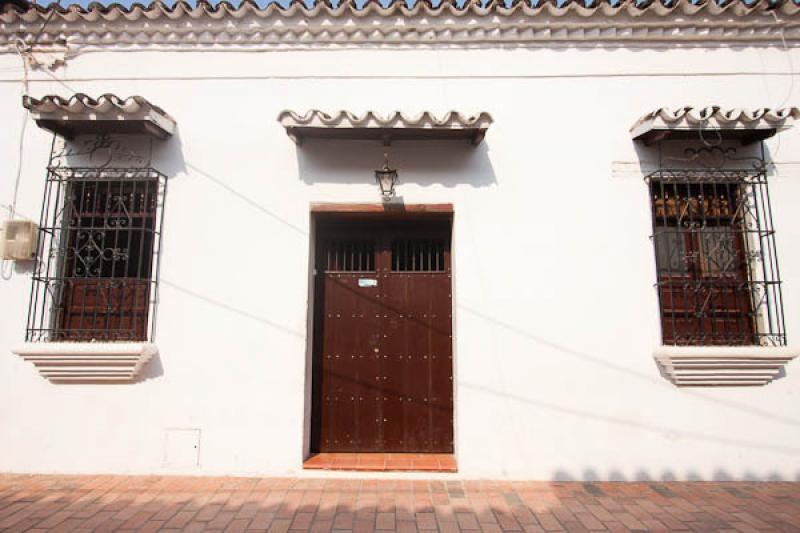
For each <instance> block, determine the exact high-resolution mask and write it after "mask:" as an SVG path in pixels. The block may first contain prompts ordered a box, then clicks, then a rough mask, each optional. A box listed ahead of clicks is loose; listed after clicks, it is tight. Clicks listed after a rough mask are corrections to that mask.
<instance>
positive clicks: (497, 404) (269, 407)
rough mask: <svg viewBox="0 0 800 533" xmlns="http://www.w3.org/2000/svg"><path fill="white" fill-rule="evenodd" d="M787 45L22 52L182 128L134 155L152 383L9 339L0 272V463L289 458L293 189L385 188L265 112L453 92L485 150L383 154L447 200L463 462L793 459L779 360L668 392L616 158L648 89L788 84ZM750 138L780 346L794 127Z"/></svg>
mask: <svg viewBox="0 0 800 533" xmlns="http://www.w3.org/2000/svg"><path fill="white" fill-rule="evenodd" d="M791 53H792V55H793V64H794V65H800V54H798V53H796V52H791ZM787 54H788V52H785V51H783V50H782V49H780V48H744V49H731V48H724V47H722V48H707V49H704V48H689V49H680V48H675V49H671V50H665V49H647V48H631V49H626V48H613V49H608V48H584V49H577V48H569V47H561V48H551V49H548V48H544V47H542V48H534V49H524V48H523V49H501V48H496V49H493V48H477V49H471V50H457V49H441V50H432V49H429V50H416V51H415V50H367V49H365V50H339V51H335V50H329V51H293V52H286V51H284V52H275V53H268V52H267V53H248V52H247V51H239V52H208V51H206V52H197V53H186V52H184V53H169V52H158V53H155V52H152V53H151V52H142V51H139V52H132V51H131V52H122V51H119V52H115V53H112V52H95V53H89V54H85V55H80V56H78V57H75V58H72V59H70V60H69V61H68V64H67V66H66V68H61V69H59V70H57V71H56V72H55V73H54V74H55V75H56V76H57V77H58V78H60V79H62V80H64V81H63V84H60V83H56V82H54V81H53V80H52V79H50V78H49V77H48V76H45V75H43V74H41V73H33V74H32V77H33V78H34V81H33V82H32V83H31V85H30V92H31V95H33V96H42V95H44V94H50V93H57V94H61V95H64V96H68V95H69V94H70V92H69V89H72V90H75V91H81V92H86V93H88V94H90V95H99V94H102V93H106V92H112V93H115V94H117V95H120V96H128V95H132V94H140V95H142V96H144V97H145V98H148V99H149V100H150V101H152V102H153V103H155V104H157V105H159V106H161V107H162V108H164V109H165V110H166V111H167V112H168V113H170V114H171V115H172V116H173V117H174V118H175V119H176V120H177V123H178V130H179V131H178V134H177V135H176V136H175V137H174V138H172V139H171V140H169V141H168V142H166V143H163V144H162V145H160V146H158V147H157V150H156V154H155V157H154V166H156V167H157V168H159V169H160V170H162V171H163V172H165V173H166V174H167V175H168V176H169V178H170V180H169V191H168V195H167V201H166V218H165V222H164V231H165V233H164V247H163V255H162V258H161V261H162V269H161V302H160V304H159V309H158V324H157V328H158V331H157V337H156V339H155V341H156V343H157V345H158V348H159V350H160V354H159V356H158V357H157V359H156V360H154V361H152V362H151V363H150V365H149V367H148V369H147V370H146V374H147V376H148V377H147V379H145V380H143V381H141V382H138V383H135V384H130V385H55V384H52V383H50V382H48V381H46V380H45V379H43V378H42V377H41V376H39V374H38V373H37V372H36V370H35V368H34V367H33V365H31V364H30V363H28V362H25V361H23V360H22V359H21V358H20V357H18V356H16V355H14V354H12V353H11V350H12V348H13V347H14V346H15V345H18V344H19V343H21V342H22V341H23V340H24V329H25V321H26V314H27V309H28V298H29V293H30V286H31V280H30V272H29V270H26V268H25V267H17V268H16V269H14V272H13V273H12V274H11V276H10V279H8V280H5V279H4V280H2V281H0V302H2V307H1V308H0V471H11V472H132V473H164V472H168V473H176V472H183V473H198V474H222V473H225V474H264V475H286V474H298V475H303V471H302V470H301V463H302V460H303V453H304V447H306V446H307V445H306V444H305V443H304V439H305V430H304V428H305V424H306V421H305V420H304V412H305V406H306V397H305V394H306V357H307V355H306V353H307V335H308V327H307V319H308V312H307V303H308V302H307V299H308V262H309V260H308V253H309V224H310V216H309V205H310V203H312V202H376V201H378V192H377V188H376V186H375V184H374V181H373V178H372V169H373V168H375V167H376V166H377V165H379V164H380V162H381V154H382V150H383V149H382V147H381V146H380V145H379V144H378V143H359V142H331V141H316V142H314V141H309V142H308V143H306V144H304V145H303V146H301V147H296V146H295V145H294V144H293V143H292V142H291V140H290V139H289V138H288V137H287V136H286V134H285V132H284V131H283V129H282V128H281V127H280V126H279V125H278V123H277V122H276V120H275V118H276V116H277V114H278V112H279V111H280V110H282V109H292V110H297V111H305V110H307V109H310V108H318V109H323V110H338V109H347V110H352V111H356V112H359V111H366V110H377V111H384V112H388V111H390V110H401V111H404V112H406V113H409V114H415V113H417V112H420V111H423V110H430V111H434V112H438V113H441V112H444V111H447V110H450V109H455V110H459V111H462V112H467V113H469V112H473V111H488V112H490V113H491V114H492V115H493V117H494V120H495V122H494V124H493V125H492V127H491V128H490V129H489V132H488V134H487V136H486V139H485V142H484V143H483V144H482V145H480V146H479V147H477V148H472V147H470V146H468V145H466V144H453V143H441V142H440V143H429V144H426V143H421V142H407V143H396V144H395V145H394V146H393V147H392V161H393V163H394V164H396V166H397V167H398V168H399V171H400V180H401V182H400V185H399V187H398V193H399V194H400V195H402V196H403V197H404V199H405V201H406V202H407V203H444V202H450V203H453V204H454V207H455V225H454V269H455V276H454V300H455V314H454V316H455V319H454V320H455V322H454V329H455V373H456V378H455V387H456V454H457V460H458V464H459V472H458V474H456V475H457V476H460V477H465V478H474V477H491V478H529V479H553V478H556V479H565V478H574V479H607V478H611V479H643V478H648V479H650V478H652V479H700V478H702V479H712V478H714V479H728V478H758V479H791V480H795V479H800V407H798V405H800V401H799V400H800V367H798V365H800V363H797V362H794V363H792V364H790V365H788V367H787V369H786V376H785V377H784V378H782V379H779V380H776V381H775V382H773V383H771V384H770V385H768V386H765V387H754V388H721V389H679V388H676V387H674V386H673V385H671V384H670V383H668V382H667V381H665V380H664V379H663V378H662V377H661V376H660V374H659V372H658V369H657V367H656V365H655V363H654V361H653V357H652V352H653V348H654V347H655V346H657V345H658V344H659V341H660V331H659V323H658V303H657V299H656V293H655V290H654V288H653V283H654V258H653V251H652V246H651V243H650V240H649V238H648V237H649V235H650V232H651V228H650V218H649V204H648V194H647V191H646V187H645V184H644V183H643V181H642V179H641V176H639V175H636V173H635V172H634V173H625V172H615V171H614V169H615V168H616V169H620V168H623V167H625V165H619V164H617V165H615V162H629V163H634V164H635V163H636V162H638V160H639V159H638V155H637V153H636V151H635V149H634V145H633V143H632V142H631V140H630V138H629V134H628V129H629V128H630V126H631V125H632V124H633V122H634V121H635V120H636V119H637V118H638V117H639V116H641V115H642V114H643V113H645V112H647V111H650V110H652V109H655V108H658V107H664V106H667V107H677V106H682V105H686V104H689V105H697V106H702V105H707V104H719V105H723V106H727V107H750V108H758V107H768V106H772V107H774V106H778V105H780V104H789V105H791V104H796V103H797V101H798V100H797V97H798V95H800V84H797V83H794V82H792V76H791V75H790V74H789V72H790V70H789V69H790V62H789V60H788V57H787ZM20 65H21V64H20V60H19V58H18V57H16V56H14V55H10V54H0V120H1V121H2V124H3V127H2V128H0V161H2V167H0V203H2V204H9V203H10V202H11V196H12V190H13V186H14V183H13V182H14V174H15V171H16V164H17V160H18V157H17V151H18V148H19V144H18V139H19V133H20V122H21V119H22V116H23V113H22V108H21V105H20V101H19V95H20V88H21V86H20V83H19V78H20V76H21V66H20ZM68 88H69V89H68ZM50 140H51V136H50V135H49V134H47V133H46V132H44V131H43V130H40V129H38V128H36V126H35V125H34V124H32V123H30V124H28V127H27V130H26V132H25V135H24V160H23V167H22V179H21V183H20V192H19V204H18V211H19V214H20V215H23V216H29V217H32V218H33V219H38V216H39V211H40V208H41V201H42V200H41V197H42V191H43V187H44V179H45V166H46V164H47V157H48V155H49V150H50ZM767 144H768V149H769V151H770V153H771V154H772V156H773V158H774V159H775V160H776V161H778V162H779V163H787V164H784V165H779V174H778V175H776V176H774V177H772V178H771V183H770V188H771V194H772V202H773V217H774V223H775V226H776V228H777V230H778V233H777V244H778V250H779V257H780V269H781V274H782V278H783V280H784V290H783V296H784V310H785V315H786V319H787V330H788V338H789V342H790V344H791V343H793V341H795V340H796V339H797V338H798V337H797V335H800V329H799V328H798V320H800V247H798V246H797V242H798V239H799V238H800V210H798V209H797V198H800V171H798V168H797V167H796V165H792V164H789V163H791V162H792V161H795V160H798V158H797V156H796V155H795V154H796V153H797V150H798V149H800V131H799V130H790V131H789V132H787V133H785V134H783V135H781V136H779V137H778V138H775V139H772V140H770V141H769V142H768V143H767ZM629 166H630V165H629ZM634 166H635V165H634ZM174 428H183V429H187V428H192V429H198V430H199V432H200V435H201V436H200V443H201V444H200V464H199V466H197V467H180V466H170V465H168V464H165V447H166V446H167V438H166V432H167V431H168V430H169V429H174ZM313 474H314V475H318V473H316V472H315V473H313ZM362 475H363V474H362Z"/></svg>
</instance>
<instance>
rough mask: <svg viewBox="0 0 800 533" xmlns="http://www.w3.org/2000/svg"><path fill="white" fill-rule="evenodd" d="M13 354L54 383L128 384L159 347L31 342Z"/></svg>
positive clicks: (139, 343) (132, 344)
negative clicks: (30, 364) (32, 365)
mask: <svg viewBox="0 0 800 533" xmlns="http://www.w3.org/2000/svg"><path fill="white" fill-rule="evenodd" d="M13 352H14V353H15V354H17V355H19V356H20V357H22V358H23V359H25V360H26V361H30V362H32V363H33V364H34V366H35V367H36V369H37V370H38V371H39V373H40V374H41V375H42V376H44V377H45V378H47V379H49V380H50V381H52V382H53V383H127V382H131V381H133V380H134V379H135V378H136V376H137V375H138V374H139V372H140V371H141V369H142V368H143V367H144V365H145V364H146V363H147V362H148V361H149V360H150V359H151V358H152V357H153V356H154V355H155V354H157V353H158V348H157V347H156V345H155V344H150V343H147V342H28V343H25V344H23V345H22V346H20V347H18V348H16V349H15V350H13Z"/></svg>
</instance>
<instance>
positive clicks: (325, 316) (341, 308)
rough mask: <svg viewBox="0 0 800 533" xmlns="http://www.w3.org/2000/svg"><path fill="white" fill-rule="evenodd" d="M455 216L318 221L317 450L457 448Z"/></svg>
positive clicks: (314, 414)
mask: <svg viewBox="0 0 800 533" xmlns="http://www.w3.org/2000/svg"><path fill="white" fill-rule="evenodd" d="M450 230H451V220H450V218H449V217H446V218H438V219H436V218H434V219H428V220H375V219H372V220H369V219H362V220H340V219H333V220H326V219H320V220H318V226H317V246H316V268H315V318H314V320H315V322H314V325H315V336H314V339H315V342H314V372H313V376H314V383H313V408H312V432H311V433H312V435H311V438H312V442H311V444H312V451H315V452H416V453H451V452H452V451H453V357H452V355H453V354H452V306H451V301H452V297H451V281H452V275H451V268H450Z"/></svg>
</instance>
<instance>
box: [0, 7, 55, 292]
mask: <svg viewBox="0 0 800 533" xmlns="http://www.w3.org/2000/svg"><path fill="white" fill-rule="evenodd" d="M55 12H56V11H55V10H52V11H51V12H50V14H49V15H48V16H47V18H46V19H45V21H44V22H43V23H42V26H41V27H40V28H39V31H38V32H36V35H35V36H34V37H33V39H32V40H31V44H30V45H27V43H25V41H24V40H23V39H21V38H17V39H16V40H15V41H14V50H15V51H16V52H17V55H19V57H20V59H21V60H22V80H21V81H22V97H23V98H25V97H26V96H28V93H29V76H30V73H29V70H28V68H29V64H30V61H31V59H32V57H33V47H34V45H36V43H37V41H38V40H39V37H41V35H42V33H43V32H44V29H45V28H46V27H47V25H48V24H49V23H50V20H52V18H53V15H54V14H55ZM47 74H50V73H49V72H48V73H47ZM53 77H54V76H53ZM54 78H55V77H54ZM27 127H28V110H27V109H24V111H23V114H22V125H21V126H20V130H19V150H18V154H17V172H16V176H15V177H14V188H13V192H12V193H11V204H9V205H8V206H4V207H5V208H6V209H7V210H8V220H14V219H15V218H16V217H17V199H18V198H19V184H20V181H21V180H22V166H23V160H24V157H25V131H26V129H27ZM12 273H13V270H12V268H11V261H8V260H7V259H3V260H2V264H0V277H2V279H4V280H9V279H11V276H12Z"/></svg>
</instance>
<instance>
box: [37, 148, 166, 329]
mask: <svg viewBox="0 0 800 533" xmlns="http://www.w3.org/2000/svg"><path fill="white" fill-rule="evenodd" d="M76 159H80V160H82V161H83V162H87V163H94V165H93V166H82V167H76V166H66V164H67V163H69V162H72V161H75V160H76ZM120 160H123V161H127V162H128V163H129V164H130V166H128V167H115V166H109V164H111V163H114V162H118V161H120ZM51 163H52V164H51V166H50V167H49V168H48V172H47V180H46V186H45V194H44V199H43V203H42V214H41V219H40V239H39V253H38V254H37V260H36V264H35V266H34V274H33V285H32V290H31V302H30V308H29V312H28V326H27V334H26V340H27V341H29V342H39V341H49V342H52V341H142V340H148V339H149V338H152V333H153V324H154V321H153V318H154V311H155V296H156V289H157V281H158V276H157V271H158V258H159V255H160V253H159V251H160V247H161V224H162V219H163V202H164V197H165V195H166V185H167V180H166V177H165V176H164V175H163V174H161V173H160V172H158V171H157V170H155V169H153V168H151V167H149V166H143V164H146V163H149V161H148V159H147V158H145V157H142V156H141V155H138V154H137V152H135V151H133V150H131V149H130V148H128V147H126V145H124V144H123V143H120V142H118V141H116V140H114V139H112V138H110V137H108V136H106V135H98V136H96V137H91V138H86V139H84V140H83V141H82V142H80V143H78V144H77V145H64V146H63V147H60V148H59V149H58V150H55V149H54V151H53V157H52V158H51Z"/></svg>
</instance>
